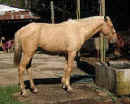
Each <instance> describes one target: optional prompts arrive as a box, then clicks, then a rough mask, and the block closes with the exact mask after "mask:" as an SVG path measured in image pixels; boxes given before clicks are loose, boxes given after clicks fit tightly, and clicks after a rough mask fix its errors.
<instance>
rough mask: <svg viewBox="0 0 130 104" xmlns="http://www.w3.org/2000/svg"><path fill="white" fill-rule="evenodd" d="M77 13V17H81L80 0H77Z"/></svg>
mask: <svg viewBox="0 0 130 104" xmlns="http://www.w3.org/2000/svg"><path fill="white" fill-rule="evenodd" d="M76 15H77V19H80V0H77V10H76Z"/></svg>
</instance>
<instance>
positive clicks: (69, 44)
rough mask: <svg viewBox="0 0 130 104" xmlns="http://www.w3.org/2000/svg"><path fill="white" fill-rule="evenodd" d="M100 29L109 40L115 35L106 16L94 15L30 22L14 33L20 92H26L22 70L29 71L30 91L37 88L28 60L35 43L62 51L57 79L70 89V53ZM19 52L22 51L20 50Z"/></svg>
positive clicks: (30, 58)
mask: <svg viewBox="0 0 130 104" xmlns="http://www.w3.org/2000/svg"><path fill="white" fill-rule="evenodd" d="M97 32H102V33H103V34H104V36H106V37H107V38H108V40H110V41H111V42H114V41H116V40H117V35H116V32H115V29H114V27H113V24H112V22H111V20H110V18H109V17H103V16H94V17H88V18H85V19H80V20H69V21H66V22H63V23H59V24H47V23H30V24H28V25H26V26H24V27H22V28H21V29H20V30H18V31H17V32H16V34H15V54H14V62H15V64H16V65H18V77H19V83H20V87H21V94H22V95H23V96H24V95H25V94H26V90H25V86H24V81H23V73H24V70H25V69H26V70H27V72H28V73H29V78H30V86H31V88H32V91H33V92H37V89H36V87H35V85H34V82H33V80H32V74H31V68H30V67H31V60H32V56H33V55H34V53H35V51H36V50H37V48H38V47H41V48H42V49H44V50H47V51H50V52H64V53H65V54H66V55H65V57H66V58H65V59H66V62H65V67H64V75H63V77H62V79H61V82H62V85H63V88H66V89H67V91H71V90H72V88H71V86H70V75H71V72H72V67H73V62H74V57H75V56H76V52H77V51H79V50H80V48H81V46H82V45H83V44H84V42H85V41H86V40H87V39H89V38H91V37H92V36H93V35H94V34H95V33H97ZM22 53H23V54H22Z"/></svg>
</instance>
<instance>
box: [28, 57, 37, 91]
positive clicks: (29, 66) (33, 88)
mask: <svg viewBox="0 0 130 104" xmlns="http://www.w3.org/2000/svg"><path fill="white" fill-rule="evenodd" d="M31 62H32V58H31V60H30V62H29V64H28V65H27V67H26V68H27V72H28V75H29V80H30V87H31V89H32V92H34V93H37V92H38V90H37V88H36V87H35V84H34V81H33V79H32V69H31Z"/></svg>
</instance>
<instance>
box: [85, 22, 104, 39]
mask: <svg viewBox="0 0 130 104" xmlns="http://www.w3.org/2000/svg"><path fill="white" fill-rule="evenodd" d="M102 25H103V23H102V22H101V23H99V24H95V26H94V27H92V26H91V25H89V26H88V30H87V29H86V31H85V33H84V39H85V41H86V40H88V39H89V38H91V37H92V36H94V35H95V34H96V33H98V32H100V30H101V29H102Z"/></svg>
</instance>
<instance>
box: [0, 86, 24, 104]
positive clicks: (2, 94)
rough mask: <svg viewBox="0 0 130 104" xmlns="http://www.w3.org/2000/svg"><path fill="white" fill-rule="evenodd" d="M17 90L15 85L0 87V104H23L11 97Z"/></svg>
mask: <svg viewBox="0 0 130 104" xmlns="http://www.w3.org/2000/svg"><path fill="white" fill-rule="evenodd" d="M18 90H19V88H18V86H16V85H12V86H6V87H0V104H23V103H21V102H19V101H17V100H16V99H15V98H14V97H13V96H12V95H13V94H14V93H16V92H18Z"/></svg>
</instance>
